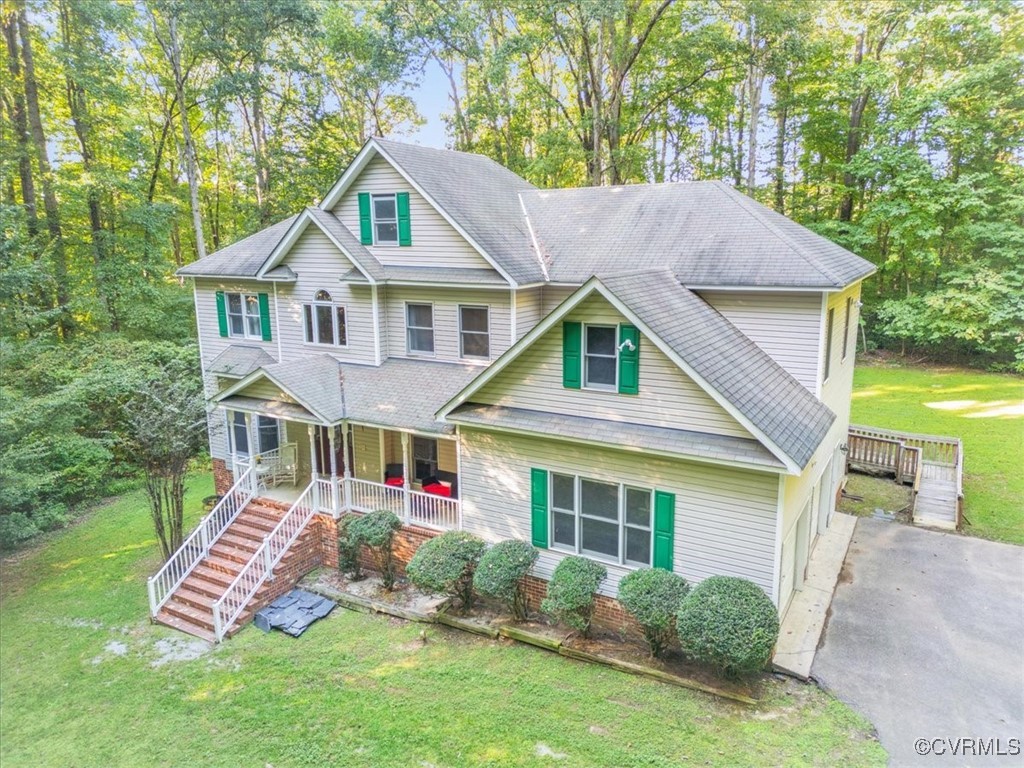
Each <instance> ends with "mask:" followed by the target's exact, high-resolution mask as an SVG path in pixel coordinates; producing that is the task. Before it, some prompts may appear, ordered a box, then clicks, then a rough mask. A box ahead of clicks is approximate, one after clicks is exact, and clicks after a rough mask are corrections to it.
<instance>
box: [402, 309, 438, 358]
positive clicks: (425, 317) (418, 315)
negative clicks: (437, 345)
mask: <svg viewBox="0 0 1024 768" xmlns="http://www.w3.org/2000/svg"><path fill="white" fill-rule="evenodd" d="M405 328H406V339H407V342H408V346H409V352H413V353H420V354H428V355H432V354H434V307H433V305H431V304H406V305H405Z"/></svg>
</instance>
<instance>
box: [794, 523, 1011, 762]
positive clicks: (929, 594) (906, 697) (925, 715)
mask: <svg viewBox="0 0 1024 768" xmlns="http://www.w3.org/2000/svg"><path fill="white" fill-rule="evenodd" d="M811 674H812V676H813V677H814V678H815V679H816V680H818V681H819V682H820V683H821V684H822V685H823V686H824V687H825V688H827V689H828V690H830V691H832V692H833V693H834V694H835V695H836V696H838V697H839V698H840V699H841V700H843V701H845V702H846V703H847V704H849V705H851V706H852V707H853V708H854V709H856V710H857V711H859V712H860V713H861V714H863V715H864V716H865V717H867V718H868V719H869V720H870V721H871V722H872V723H873V724H874V725H875V727H876V728H877V729H878V736H879V739H880V740H881V742H882V745H883V746H884V747H885V748H886V749H887V750H888V752H889V755H890V758H891V764H892V765H897V766H903V765H911V766H933V765H971V766H973V765H1013V766H1020V765H1024V548H1021V547H1016V546H1013V545H1010V544H997V543H994V542H990V541H982V540H981V539H974V538H968V537H966V536H959V535H956V534H947V533H937V532H933V531H926V530H922V529H920V528H912V527H910V526H906V525H901V524H899V523H892V522H886V521H883V520H874V519H868V518H862V519H860V520H858V522H857V528H856V530H855V532H854V536H853V542H852V543H851V545H850V550H849V552H848V554H847V556H846V564H845V566H844V569H843V574H842V575H841V576H840V580H839V585H838V586H837V587H836V592H835V597H834V599H833V601H832V614H831V617H830V619H829V623H828V626H827V628H826V630H825V635H824V638H823V640H822V645H821V648H820V650H819V651H818V654H817V656H816V657H815V660H814V666H813V667H812V669H811ZM919 739H926V740H927V744H926V745H924V746H923V747H922V746H920V745H915V742H917V741H918V740H919ZM958 739H961V740H964V739H974V740H975V741H979V740H983V743H982V744H977V745H975V744H972V743H970V742H967V741H960V742H957V740H958ZM996 739H998V743H996V742H995V741H992V742H991V743H989V740H996ZM1011 739H1016V740H1017V741H1016V742H1015V743H1016V745H1017V747H1016V750H1015V743H1014V742H1011ZM936 740H942V741H936ZM918 749H921V750H923V751H927V752H928V754H927V755H925V756H921V755H919V754H918V751H917V750H918ZM986 751H988V752H993V753H995V752H997V751H1001V752H1004V753H1012V752H1014V751H1016V752H1017V754H1016V755H1013V754H1007V755H1004V756H995V755H993V756H986V755H985V752H986ZM941 752H945V754H936V753H941ZM954 752H956V753H958V754H956V755H954V754H953V753H954Z"/></svg>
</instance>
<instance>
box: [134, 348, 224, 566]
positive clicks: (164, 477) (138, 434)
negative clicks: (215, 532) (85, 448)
mask: <svg viewBox="0 0 1024 768" xmlns="http://www.w3.org/2000/svg"><path fill="white" fill-rule="evenodd" d="M125 411H126V416H127V419H128V434H127V437H126V442H127V444H128V446H129V448H130V450H132V452H133V453H134V454H135V459H136V461H137V462H138V464H139V465H140V466H141V467H142V470H143V472H144V473H145V478H146V494H147V495H148V496H149V508H150V516H151V517H152V520H153V527H154V529H155V531H156V535H157V538H158V539H159V540H160V549H161V551H162V552H163V556H164V558H165V559H166V558H169V557H170V556H171V555H172V554H173V553H174V551H175V550H176V549H177V548H178V547H180V546H181V542H182V538H183V536H182V534H183V518H184V499H185V474H186V472H187V470H188V466H189V462H191V461H192V459H193V458H194V457H195V456H196V454H197V453H198V452H199V450H200V448H201V447H202V444H203V438H204V436H205V433H204V428H205V426H206V403H205V400H204V398H203V391H202V384H201V378H200V376H199V372H198V370H195V366H184V365H180V364H169V365H167V366H165V367H164V368H163V369H162V371H161V372H160V373H159V375H157V376H156V377H154V378H153V379H152V380H150V381H149V382H147V384H146V386H145V387H144V388H142V389H140V390H139V391H138V392H137V393H136V395H135V397H134V398H133V399H132V400H131V401H129V402H128V404H127V405H126V406H125Z"/></svg>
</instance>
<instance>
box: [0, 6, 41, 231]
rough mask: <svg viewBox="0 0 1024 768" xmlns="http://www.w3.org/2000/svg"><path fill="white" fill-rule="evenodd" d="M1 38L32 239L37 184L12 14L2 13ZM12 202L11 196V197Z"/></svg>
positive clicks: (36, 223) (36, 216)
mask: <svg viewBox="0 0 1024 768" xmlns="http://www.w3.org/2000/svg"><path fill="white" fill-rule="evenodd" d="M2 23H3V32H4V39H5V40H6V42H7V70H8V72H10V75H11V81H10V82H11V91H12V98H11V101H10V103H9V104H8V107H9V109H10V114H11V124H12V125H13V126H14V135H15V140H16V145H17V148H18V179H19V181H20V183H21V203H22V205H24V206H25V218H26V221H27V223H28V233H29V236H30V237H32V238H33V239H34V238H35V236H36V235H37V234H39V209H38V206H37V203H36V185H35V180H34V179H33V178H32V150H31V147H30V146H29V137H28V121H27V119H26V117H25V94H24V91H22V90H20V88H19V86H20V81H21V63H20V62H19V61H18V31H17V29H16V26H15V25H16V21H15V18H14V16H4V17H3V22H2ZM12 202H13V198H12Z"/></svg>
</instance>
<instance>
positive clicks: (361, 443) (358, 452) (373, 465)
mask: <svg viewBox="0 0 1024 768" xmlns="http://www.w3.org/2000/svg"><path fill="white" fill-rule="evenodd" d="M351 429H352V453H353V459H354V462H353V466H354V468H355V476H356V477H357V478H359V479H360V480H372V481H373V482H375V483H380V482H383V481H384V467H382V466H381V463H380V430H379V429H375V428H374V427H364V426H360V425H358V424H354V425H352V427H351Z"/></svg>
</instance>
